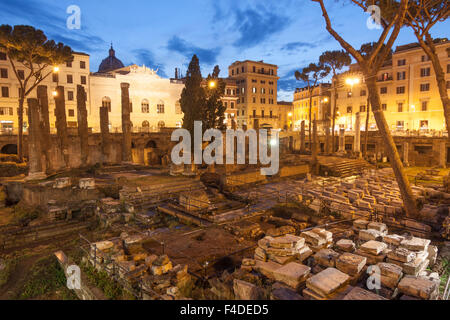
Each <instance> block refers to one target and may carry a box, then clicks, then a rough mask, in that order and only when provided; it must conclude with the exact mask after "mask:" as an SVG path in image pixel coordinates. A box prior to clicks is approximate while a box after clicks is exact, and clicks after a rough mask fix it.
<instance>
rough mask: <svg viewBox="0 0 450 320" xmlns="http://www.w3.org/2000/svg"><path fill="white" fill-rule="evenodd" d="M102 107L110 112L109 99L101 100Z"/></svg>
mask: <svg viewBox="0 0 450 320" xmlns="http://www.w3.org/2000/svg"><path fill="white" fill-rule="evenodd" d="M102 107H106V108H108V112H111V99H110V98H109V97H104V98H103V99H102Z"/></svg>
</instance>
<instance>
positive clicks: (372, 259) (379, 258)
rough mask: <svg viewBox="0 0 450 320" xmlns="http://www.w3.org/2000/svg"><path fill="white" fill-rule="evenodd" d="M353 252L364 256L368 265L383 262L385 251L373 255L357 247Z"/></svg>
mask: <svg viewBox="0 0 450 320" xmlns="http://www.w3.org/2000/svg"><path fill="white" fill-rule="evenodd" d="M355 254H357V255H359V256H363V257H366V258H367V264H368V265H372V264H377V263H379V262H383V261H384V260H385V259H386V254H385V253H381V254H379V255H373V254H370V253H367V252H365V251H362V250H361V249H357V250H356V251H355Z"/></svg>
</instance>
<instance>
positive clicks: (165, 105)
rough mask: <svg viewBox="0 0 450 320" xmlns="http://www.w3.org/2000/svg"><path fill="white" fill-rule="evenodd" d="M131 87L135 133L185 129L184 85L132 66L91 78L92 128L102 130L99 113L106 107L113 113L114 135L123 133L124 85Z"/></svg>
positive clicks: (111, 117) (143, 68)
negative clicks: (183, 108) (182, 95)
mask: <svg viewBox="0 0 450 320" xmlns="http://www.w3.org/2000/svg"><path fill="white" fill-rule="evenodd" d="M123 82H125V83H129V84H130V100H131V103H132V112H131V122H132V124H133V131H135V132H139V131H143V132H146V131H155V130H158V128H162V127H172V128H174V127H181V124H182V119H183V114H182V112H181V106H180V103H179V100H180V96H181V92H182V90H183V88H184V84H183V83H182V82H180V81H174V80H170V79H163V78H161V77H160V76H158V75H157V74H156V72H155V71H154V70H152V69H149V68H147V67H145V66H142V67H140V66H137V65H131V66H128V67H124V68H121V69H117V70H113V71H110V72H107V73H94V74H92V75H91V82H90V89H91V90H90V91H91V100H90V105H91V108H92V109H93V112H92V113H91V114H90V117H89V126H90V127H92V128H93V130H94V131H98V130H99V128H100V119H99V110H100V107H101V106H106V107H108V108H109V110H110V114H109V121H110V129H111V130H112V131H118V132H119V131H121V130H122V111H121V110H122V109H121V104H122V97H121V89H120V84H121V83H123Z"/></svg>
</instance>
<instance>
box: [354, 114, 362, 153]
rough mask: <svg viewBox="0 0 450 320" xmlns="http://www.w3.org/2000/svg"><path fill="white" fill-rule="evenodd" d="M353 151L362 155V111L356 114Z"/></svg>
mask: <svg viewBox="0 0 450 320" xmlns="http://www.w3.org/2000/svg"><path fill="white" fill-rule="evenodd" d="M353 152H355V153H357V154H359V155H361V113H359V112H357V113H356V116H355V139H354V145H353Z"/></svg>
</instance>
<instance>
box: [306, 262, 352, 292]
mask: <svg viewBox="0 0 450 320" xmlns="http://www.w3.org/2000/svg"><path fill="white" fill-rule="evenodd" d="M349 280H350V277H349V276H348V275H347V274H345V273H343V272H341V271H339V270H337V269H335V268H328V269H325V270H324V271H322V272H320V273H318V274H316V275H314V276H312V277H311V278H309V279H308V280H307V281H306V287H307V288H309V289H310V290H312V291H314V292H317V293H318V294H320V295H322V296H329V295H331V294H333V293H334V292H335V291H337V290H339V289H341V288H343V287H345V286H346V285H347V284H348V282H349Z"/></svg>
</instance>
